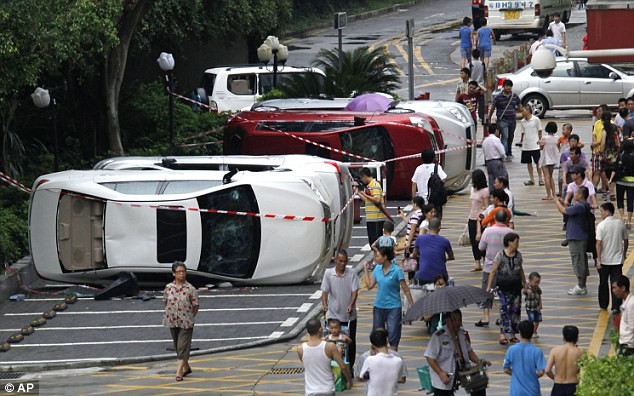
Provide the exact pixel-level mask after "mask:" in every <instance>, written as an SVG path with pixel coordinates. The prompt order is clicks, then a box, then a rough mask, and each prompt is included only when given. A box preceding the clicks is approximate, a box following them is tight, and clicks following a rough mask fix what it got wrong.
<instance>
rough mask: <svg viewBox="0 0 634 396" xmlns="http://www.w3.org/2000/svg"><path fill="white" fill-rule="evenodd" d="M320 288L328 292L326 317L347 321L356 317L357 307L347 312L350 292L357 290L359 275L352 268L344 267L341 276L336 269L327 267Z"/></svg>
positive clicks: (350, 298) (350, 296) (350, 300)
mask: <svg viewBox="0 0 634 396" xmlns="http://www.w3.org/2000/svg"><path fill="white" fill-rule="evenodd" d="M321 290H323V291H324V292H326V293H328V318H334V319H339V320H340V321H342V322H348V321H350V320H355V319H356V318H357V308H356V307H354V309H353V310H352V312H351V313H348V306H349V305H350V303H351V302H352V292H354V291H356V290H359V277H358V276H357V273H356V272H355V271H354V270H353V269H352V268H346V270H345V271H344V273H343V276H339V275H337V271H336V269H335V268H334V267H333V268H328V269H327V270H326V272H325V273H324V277H323V279H322V281H321Z"/></svg>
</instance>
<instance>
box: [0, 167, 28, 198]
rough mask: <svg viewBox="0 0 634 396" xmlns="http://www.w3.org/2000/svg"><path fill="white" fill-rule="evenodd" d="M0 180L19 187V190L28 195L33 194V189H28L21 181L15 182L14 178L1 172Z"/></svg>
mask: <svg viewBox="0 0 634 396" xmlns="http://www.w3.org/2000/svg"><path fill="white" fill-rule="evenodd" d="M0 180H2V181H4V182H5V183H8V184H10V185H12V186H14V187H17V188H18V189H20V190H22V191H24V192H25V193H27V194H30V193H31V189H30V188H28V187H27V186H25V185H24V184H22V183H20V182H19V181H17V180H15V179H14V178H12V177H11V176H9V175H7V174H5V173H2V172H0Z"/></svg>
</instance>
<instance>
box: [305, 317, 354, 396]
mask: <svg viewBox="0 0 634 396" xmlns="http://www.w3.org/2000/svg"><path fill="white" fill-rule="evenodd" d="M306 331H308V342H304V343H302V344H301V345H298V346H297V355H299V360H301V361H302V365H303V366H304V382H305V385H304V389H305V395H306V396H334V395H335V381H334V379H333V377H332V372H331V370H330V362H331V361H332V360H334V361H335V362H337V364H338V365H339V367H341V372H342V373H343V375H344V376H345V377H346V380H347V385H348V389H352V377H351V376H350V370H349V369H348V366H347V365H346V364H345V363H344V362H343V359H342V358H341V353H339V350H338V349H337V347H336V346H335V344H334V343H332V342H327V341H324V340H322V338H321V334H322V331H323V328H322V325H321V322H320V321H319V319H317V318H312V319H310V320H309V321H308V322H307V323H306Z"/></svg>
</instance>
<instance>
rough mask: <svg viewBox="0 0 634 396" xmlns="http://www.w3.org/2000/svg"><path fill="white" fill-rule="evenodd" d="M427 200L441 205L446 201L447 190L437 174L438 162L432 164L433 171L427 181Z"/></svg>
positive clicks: (435, 204)
mask: <svg viewBox="0 0 634 396" xmlns="http://www.w3.org/2000/svg"><path fill="white" fill-rule="evenodd" d="M427 202H429V203H431V204H433V205H434V206H443V205H444V204H446V203H447V190H446V189H445V185H444V184H443V182H442V180H441V179H440V176H438V164H436V165H435V166H434V173H432V174H431V176H429V180H428V181H427Z"/></svg>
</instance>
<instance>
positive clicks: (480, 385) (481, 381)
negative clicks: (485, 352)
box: [458, 363, 489, 393]
mask: <svg viewBox="0 0 634 396" xmlns="http://www.w3.org/2000/svg"><path fill="white" fill-rule="evenodd" d="M458 382H459V383H460V386H462V387H463V388H464V390H465V392H467V393H471V392H475V391H479V390H483V389H486V388H487V386H488V385H489V376H488V375H487V372H486V366H484V365H483V364H481V363H480V364H477V365H475V366H472V367H470V368H469V369H466V370H462V371H458Z"/></svg>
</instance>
